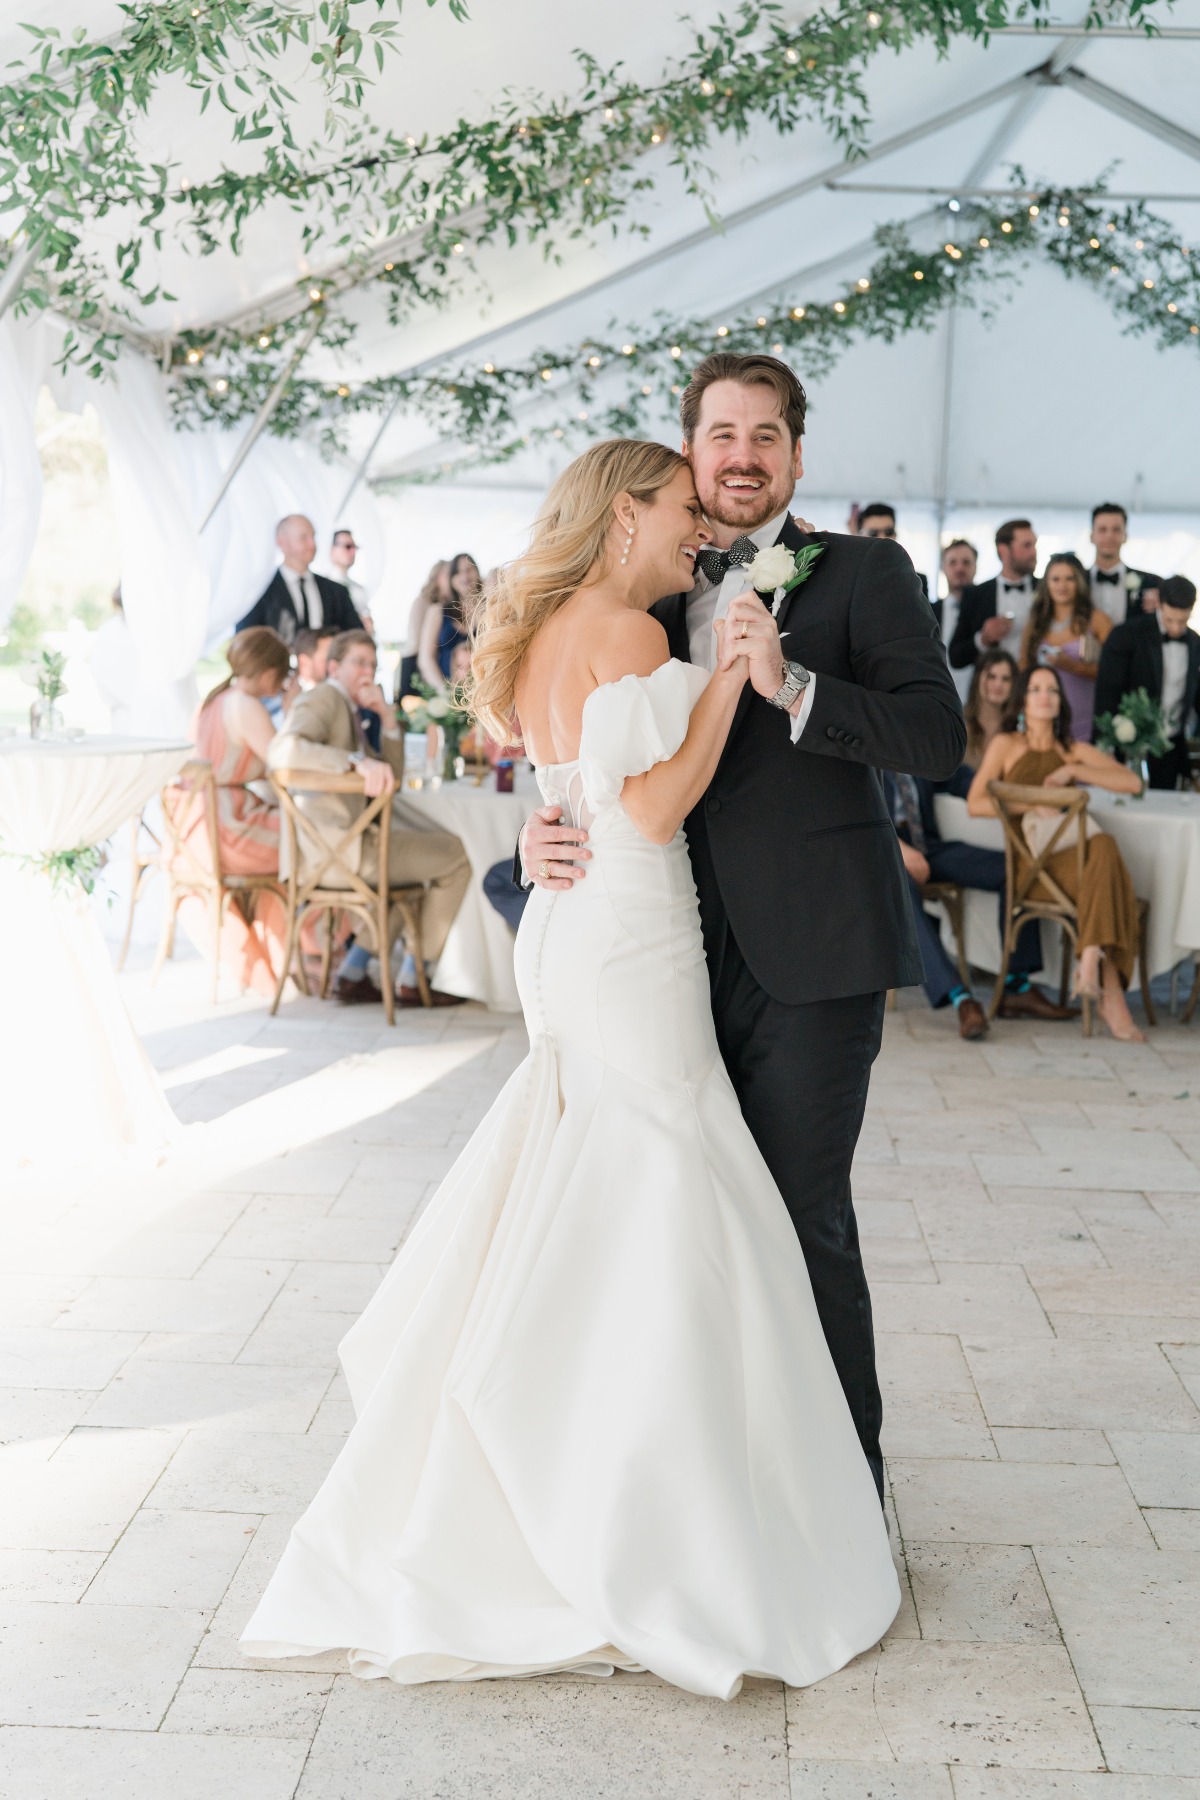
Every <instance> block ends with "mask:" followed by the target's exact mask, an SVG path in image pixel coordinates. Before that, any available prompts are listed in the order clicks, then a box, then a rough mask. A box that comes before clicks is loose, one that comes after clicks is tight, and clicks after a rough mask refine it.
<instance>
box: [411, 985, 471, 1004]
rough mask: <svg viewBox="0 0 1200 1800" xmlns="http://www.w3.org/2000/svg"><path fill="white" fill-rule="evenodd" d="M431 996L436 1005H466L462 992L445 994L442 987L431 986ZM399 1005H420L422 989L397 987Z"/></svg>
mask: <svg viewBox="0 0 1200 1800" xmlns="http://www.w3.org/2000/svg"><path fill="white" fill-rule="evenodd" d="M429 998H430V1001H431V1002H432V1004H433V1005H434V1006H465V1005H466V1004H467V1002H466V998H465V996H464V995H462V994H443V993H442V991H441V989H440V988H430V990H429ZM396 1005H397V1006H420V1005H421V990H420V988H415V987H398V988H397V989H396Z"/></svg>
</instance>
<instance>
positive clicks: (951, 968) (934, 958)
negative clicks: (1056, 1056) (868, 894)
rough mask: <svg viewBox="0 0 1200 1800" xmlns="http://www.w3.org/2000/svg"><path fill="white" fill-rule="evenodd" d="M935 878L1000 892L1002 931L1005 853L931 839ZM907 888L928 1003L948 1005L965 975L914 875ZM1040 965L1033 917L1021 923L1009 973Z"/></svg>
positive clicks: (932, 876) (1032, 971)
mask: <svg viewBox="0 0 1200 1800" xmlns="http://www.w3.org/2000/svg"><path fill="white" fill-rule="evenodd" d="M925 857H926V861H927V862H928V864H929V877H930V880H931V881H956V882H957V883H958V884H959V886H960V887H968V888H982V889H983V891H984V892H985V893H991V894H998V895H999V896H1000V935H1001V938H1003V936H1004V911H1005V892H1004V852H1003V851H1002V850H986V849H984V848H983V846H982V845H979V844H963V843H960V842H959V841H958V840H957V839H951V840H950V841H949V842H942V843H937V844H931V845H930V846H929V848H928V849H927V850H926V852H925ZM908 890H909V894H910V896H911V899H912V910H913V920H914V923H915V924H916V927H917V941H918V942H919V944H920V946H921V966H922V968H923V969H924V971H925V980H924V982H923V984H922V985H923V986H924V989H925V993H926V997H927V998H928V1000H929V1004H930V1006H945V1004H946V1002H947V1000H948V999H949V998H950V994H951V991H952V990H953V989H954V988H956V987H958V986H959V984H960V980H961V977H960V976H959V973H958V966H957V964H956V963H954V962H952V961H951V959H950V957H949V956H948V954H947V952H946V949H945V946H944V945H943V943H942V939H941V934H940V931H939V928H938V921H937V920H936V919H934V918H933V917H931V915H930V914H929V913H927V912H926V911H925V908H924V907H923V906H922V904H921V890H920V888H919V887H918V886H917V884H916V882H915V881H914V880H913V879H912V877H911V875H910V876H909V880H908ZM1041 966H1042V942H1041V934H1040V932H1039V930H1038V925H1037V921H1036V920H1035V919H1031V920H1030V921H1029V923H1028V924H1027V925H1025V926H1023V927H1022V929H1021V933H1020V935H1019V937H1018V938H1017V941H1016V943H1015V945H1014V946H1013V953H1012V956H1011V958H1010V959H1009V964H1008V972H1009V974H1010V975H1033V974H1035V973H1036V972H1037V970H1039V969H1040V968H1041Z"/></svg>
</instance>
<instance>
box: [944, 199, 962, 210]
mask: <svg viewBox="0 0 1200 1800" xmlns="http://www.w3.org/2000/svg"><path fill="white" fill-rule="evenodd" d="M946 204H947V206H948V207H949V208H950V211H951V212H961V211H962V207H961V206H960V204H959V202H958V201H957V200H947V202H946Z"/></svg>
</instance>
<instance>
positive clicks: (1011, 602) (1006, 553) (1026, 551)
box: [950, 519, 1037, 669]
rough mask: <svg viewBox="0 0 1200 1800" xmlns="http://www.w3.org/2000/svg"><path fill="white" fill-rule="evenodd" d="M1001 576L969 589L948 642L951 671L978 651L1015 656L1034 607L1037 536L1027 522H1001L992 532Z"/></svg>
mask: <svg viewBox="0 0 1200 1800" xmlns="http://www.w3.org/2000/svg"><path fill="white" fill-rule="evenodd" d="M996 555H997V556H998V557H999V559H1000V573H999V575H994V576H993V577H992V579H991V580H990V581H981V582H979V584H978V585H977V586H975V587H969V588H968V589H967V591H966V593H965V594H964V595H963V597H962V604H961V606H960V607H959V613H958V624H957V625H956V626H955V628H954V636H953V638H952V639H951V641H950V667H951V668H952V669H969V668H970V667H971V666H972V664H973V663H974V661H975V659H976V657H977V656H978V655H979V653H980V651H981V650H990V649H991V648H992V647H993V646H994V645H995V644H1003V645H1004V646H1005V648H1006V649H1007V650H1011V651H1012V652H1013V653H1014V655H1015V654H1016V652H1017V650H1018V648H1019V647H1020V643H1021V637H1022V634H1023V632H1024V630H1025V621H1026V620H1027V619H1028V617H1029V611H1030V608H1031V607H1032V605H1033V572H1034V570H1035V569H1036V568H1037V533H1036V532H1035V531H1034V529H1033V526H1032V525H1031V524H1030V523H1029V520H1028V519H1006V520H1005V521H1004V523H1003V525H1001V526H1000V528H999V529H998V531H997V532H996Z"/></svg>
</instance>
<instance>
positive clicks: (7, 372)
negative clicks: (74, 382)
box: [0, 318, 49, 625]
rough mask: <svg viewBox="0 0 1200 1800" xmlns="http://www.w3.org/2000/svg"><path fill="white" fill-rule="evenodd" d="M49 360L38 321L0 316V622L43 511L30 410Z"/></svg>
mask: <svg viewBox="0 0 1200 1800" xmlns="http://www.w3.org/2000/svg"><path fill="white" fill-rule="evenodd" d="M48 360H49V358H48V352H47V342H46V333H45V330H44V329H43V328H42V327H41V326H40V324H39V326H37V327H35V328H33V329H31V328H30V327H28V326H24V325H21V324H20V323H18V322H17V321H16V320H14V319H12V318H7V319H0V395H2V396H3V404H0V544H3V545H4V556H3V559H2V560H0V625H3V624H4V623H5V621H6V620H7V619H8V618H9V617H10V616H11V614H12V609H13V607H14V606H15V605H16V603H17V596H18V594H19V593H20V591H21V583H22V582H23V581H24V579H25V572H26V570H27V569H28V567H29V558H30V556H31V555H32V554H33V545H34V539H35V538H36V537H37V528H38V519H39V517H40V514H41V510H42V464H41V459H40V458H39V456H38V447H37V429H36V425H35V422H34V408H35V406H36V405H37V396H38V389H39V388H40V386H41V384H42V380H43V378H44V374H45V369H46V364H47V362H48Z"/></svg>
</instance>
